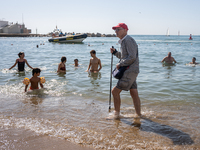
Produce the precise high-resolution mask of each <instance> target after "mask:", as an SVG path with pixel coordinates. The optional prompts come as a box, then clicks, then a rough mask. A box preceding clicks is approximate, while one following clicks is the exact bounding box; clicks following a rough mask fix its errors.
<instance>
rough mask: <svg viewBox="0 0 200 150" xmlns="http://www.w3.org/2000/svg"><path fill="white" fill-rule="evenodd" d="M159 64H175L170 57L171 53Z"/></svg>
mask: <svg viewBox="0 0 200 150" xmlns="http://www.w3.org/2000/svg"><path fill="white" fill-rule="evenodd" d="M161 62H165V63H166V64H173V63H176V60H175V59H174V57H172V56H171V52H169V53H168V55H167V56H166V57H164V58H163V60H162V61H161Z"/></svg>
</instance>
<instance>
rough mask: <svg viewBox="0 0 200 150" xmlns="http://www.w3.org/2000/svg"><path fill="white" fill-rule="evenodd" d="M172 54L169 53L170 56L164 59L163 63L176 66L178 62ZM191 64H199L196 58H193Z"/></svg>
mask: <svg viewBox="0 0 200 150" xmlns="http://www.w3.org/2000/svg"><path fill="white" fill-rule="evenodd" d="M171 55H172V54H171V52H168V55H167V56H166V57H164V58H163V60H162V61H161V62H163V63H166V64H169V65H170V64H174V63H177V62H176V60H175V59H174V57H172V56H171ZM189 64H194V65H197V64H199V63H197V62H196V58H195V57H193V58H192V62H190V63H189Z"/></svg>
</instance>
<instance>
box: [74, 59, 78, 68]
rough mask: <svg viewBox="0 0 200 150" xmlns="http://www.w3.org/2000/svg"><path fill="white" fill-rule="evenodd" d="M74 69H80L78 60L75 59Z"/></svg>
mask: <svg viewBox="0 0 200 150" xmlns="http://www.w3.org/2000/svg"><path fill="white" fill-rule="evenodd" d="M74 67H78V59H74Z"/></svg>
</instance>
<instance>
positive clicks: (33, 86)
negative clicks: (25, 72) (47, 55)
mask: <svg viewBox="0 0 200 150" xmlns="http://www.w3.org/2000/svg"><path fill="white" fill-rule="evenodd" d="M40 72H41V70H40V69H39V68H33V70H32V75H33V76H32V77H31V78H30V82H31V86H30V90H36V89H39V87H38V83H40V87H41V88H43V84H42V83H41V82H40V78H39V77H38V76H40ZM27 87H28V85H26V86H25V92H26V91H27Z"/></svg>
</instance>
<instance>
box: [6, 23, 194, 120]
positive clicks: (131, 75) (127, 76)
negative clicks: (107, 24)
mask: <svg viewBox="0 0 200 150" xmlns="http://www.w3.org/2000/svg"><path fill="white" fill-rule="evenodd" d="M112 29H113V30H114V31H115V33H116V36H117V37H118V38H119V39H120V40H119V41H118V43H119V44H120V45H121V47H120V51H117V50H116V49H115V48H114V47H112V48H110V53H111V54H112V55H114V56H116V57H117V58H119V59H120V61H119V63H117V64H116V69H117V70H118V71H119V72H122V76H121V77H120V78H118V82H117V85H116V86H114V87H113V89H112V95H113V99H114V113H113V115H111V116H109V117H108V118H107V119H119V118H120V105H121V98H120V93H121V91H122V90H125V91H130V95H131V97H132V100H133V104H134V107H135V111H136V114H137V116H138V117H141V116H142V114H141V104H140V98H139V95H138V91H137V83H136V79H137V76H138V74H139V55H138V45H137V43H136V41H135V40H134V39H133V38H132V37H131V36H129V35H128V34H127V32H128V26H127V25H126V24H125V23H119V24H118V25H116V26H114V27H112ZM90 55H91V57H92V58H91V59H90V62H89V66H88V68H87V70H86V71H90V72H93V73H97V72H99V71H100V70H101V69H102V65H101V60H100V59H99V58H97V57H96V51H95V50H91V51H90ZM18 56H19V59H16V62H15V64H14V65H13V66H12V67H11V68H9V69H12V68H13V67H15V66H16V65H17V64H18V70H19V71H24V66H25V63H26V64H27V65H28V67H30V68H31V69H33V70H32V74H33V77H32V78H31V79H30V83H31V88H30V89H31V90H35V89H38V84H40V86H41V88H43V85H42V82H41V80H40V78H39V77H38V76H39V75H40V72H41V70H40V69H39V68H32V67H31V66H30V65H29V64H28V62H27V60H26V59H24V57H25V54H24V53H23V52H20V53H19V54H18ZM66 61H67V58H66V57H65V56H63V57H62V58H61V62H60V63H59V65H58V70H57V72H58V73H65V72H66V67H65V63H66ZM161 62H163V63H166V64H174V63H176V60H175V59H174V58H173V57H172V56H171V52H169V53H168V56H166V57H165V58H163V60H162V61H161ZM74 63H75V64H74V66H75V67H77V66H78V59H74ZM189 64H198V63H196V58H195V57H193V59H192V62H190V63H189ZM121 68H125V69H124V70H123V71H122V69H121ZM26 89H27V85H26V87H25V91H26Z"/></svg>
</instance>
